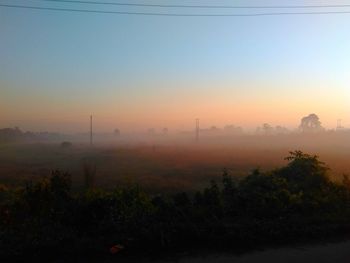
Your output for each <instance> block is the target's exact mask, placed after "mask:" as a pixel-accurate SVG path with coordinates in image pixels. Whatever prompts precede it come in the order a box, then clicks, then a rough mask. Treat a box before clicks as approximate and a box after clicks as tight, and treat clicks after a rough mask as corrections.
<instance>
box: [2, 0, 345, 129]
mask: <svg viewBox="0 0 350 263" xmlns="http://www.w3.org/2000/svg"><path fill="white" fill-rule="evenodd" d="M125 2H127V1H125ZM135 2H137V1H135ZM138 2H139V3H141V2H142V1H138ZM144 2H146V1H144ZM144 2H143V3H144ZM335 2H336V1H262V0H260V1H220V4H237V5H239V4H243V5H249V4H251V5H254V4H258V5H262V4H266V5H269V4H270V5H273V4H279V5H282V4H314V3H321V4H322V3H332V4H333V3H335ZM345 2H346V1H337V3H345ZM0 3H18V4H23V3H24V4H30V5H37V6H39V5H40V6H44V5H45V3H40V1H35V0H33V1H30V0H27V1H26V0H22V1H20V0H11V1H9V0H7V1H6V0H5V1H4V0H1V1H0ZM147 3H168V4H174V3H176V4H205V3H208V4H219V2H218V1H177V0H173V1H170V0H169V1H158V2H156V1H152V2H151V1H147ZM46 6H60V7H62V6H64V7H72V5H69V4H56V5H54V4H50V3H48V4H46ZM75 7H79V6H75ZM84 8H90V9H96V8H97V7H95V6H91V7H87V6H84ZM114 9H115V10H125V11H129V10H136V9H131V8H126V7H124V8H119V7H118V8H114ZM147 10H148V9H146V8H141V9H137V11H141V12H142V11H147ZM149 10H152V9H149ZM154 10H155V11H159V10H161V9H153V10H152V11H154ZM348 10H349V11H350V8H348ZM174 12H181V10H179V9H174ZM203 12H205V13H208V12H209V11H203ZM211 12H215V10H214V11H211ZM216 12H220V11H216ZM226 12H231V13H233V12H243V11H235V10H233V11H226ZM251 12H253V11H251ZM259 12H261V11H259ZM349 29H350V14H347V15H327V16H326V15H325V16H277V17H209V18H208V17H194V18H193V17H190V18H189V17H149V16H147V17H145V16H126V15H107V14H104V15H103V14H81V13H64V12H54V11H34V10H20V9H10V8H0V91H1V93H0V110H1V112H0V122H1V126H15V125H16V126H20V127H23V128H24V129H25V130H28V129H31V130H57V131H67V132H70V131H82V130H83V129H84V127H85V126H84V125H85V122H86V120H85V119H84V118H86V117H87V116H88V115H89V114H90V113H91V112H92V113H93V114H94V115H95V116H96V118H97V119H98V125H99V126H98V127H99V129H100V130H101V131H109V130H111V129H112V128H114V127H116V126H117V127H121V128H122V129H126V130H128V129H130V130H132V129H140V128H143V127H146V126H147V127H150V126H152V127H153V126H154V127H162V126H168V127H172V128H179V129H180V128H186V127H191V125H192V122H193V119H194V118H195V117H200V118H201V120H202V123H203V125H211V124H215V125H218V126H220V125H224V124H225V123H235V124H238V125H242V126H247V127H254V126H257V125H259V124H261V123H262V122H265V121H266V122H271V123H272V124H275V125H277V124H282V125H286V126H290V127H293V126H297V125H298V121H299V119H300V118H301V117H302V116H303V115H306V114H309V113H312V112H315V113H317V114H319V115H320V117H321V121H323V123H324V124H325V126H327V127H329V128H331V127H333V126H334V125H335V123H336V119H337V118H341V119H343V123H344V125H346V124H348V125H349V126H350V118H349V116H350V103H349V102H350V86H349V84H350V74H349V72H350V31H349Z"/></svg>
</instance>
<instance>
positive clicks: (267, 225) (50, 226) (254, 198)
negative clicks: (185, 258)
mask: <svg viewBox="0 0 350 263" xmlns="http://www.w3.org/2000/svg"><path fill="white" fill-rule="evenodd" d="M287 160H288V164H287V165H286V166H285V167H282V168H279V169H276V170H273V171H270V172H266V173H263V172H261V171H259V170H254V171H252V172H251V174H249V175H248V176H246V177H244V178H243V179H240V180H237V179H235V178H232V177H230V176H229V174H228V171H226V170H224V172H223V177H222V182H221V183H217V182H214V181H212V182H211V183H210V185H209V186H208V187H207V188H205V189H203V190H202V191H198V192H197V193H195V194H188V193H184V192H180V193H177V194H174V195H168V196H164V195H163V196H162V195H157V196H151V195H149V194H146V193H145V192H143V191H142V190H141V189H140V188H139V187H138V186H131V187H127V188H122V189H121V188H117V189H115V190H114V191H110V192H106V191H103V190H99V189H91V188H90V189H86V191H85V192H83V193H73V192H72V191H71V179H70V175H69V174H68V173H62V172H60V171H54V172H52V175H51V177H49V178H45V179H43V180H42V181H40V182H37V183H28V184H27V186H26V187H25V188H23V189H20V190H10V189H7V188H6V187H4V186H3V187H1V188H0V215H1V218H0V256H1V257H2V258H3V259H5V260H7V261H9V259H15V260H17V259H19V258H21V257H22V256H24V257H25V258H26V259H28V258H29V257H32V258H35V257H40V259H41V260H43V258H45V257H46V258H48V259H49V258H57V257H59V256H60V257H63V255H64V256H66V257H74V256H78V257H79V258H82V257H91V256H97V257H99V258H100V257H101V256H108V255H109V254H110V252H109V248H111V247H112V246H115V245H116V244H121V246H120V247H125V248H126V250H125V251H129V253H131V254H133V253H139V252H146V253H150V252H159V251H160V249H162V251H166V250H167V249H168V250H169V249H170V250H172V249H179V248H181V249H189V248H193V247H196V246H201V247H203V246H208V247H211V248H213V247H214V248H215V247H218V248H223V247H225V248H228V249H235V248H237V247H242V246H243V247H251V246H256V245H258V244H266V243H274V242H281V241H284V242H293V241H295V240H298V239H299V240H300V239H309V238H316V237H327V236H330V235H337V234H346V233H348V232H347V231H348V229H349V227H350V224H349V222H350V220H349V219H350V188H349V182H348V181H349V179H348V178H347V177H346V176H345V177H344V182H343V184H337V183H335V182H332V181H331V180H330V179H329V177H328V172H329V169H328V168H327V167H326V166H325V165H324V164H323V163H322V162H320V161H319V159H318V157H317V156H310V155H307V154H304V153H302V152H300V151H296V152H291V153H290V156H289V157H287Z"/></svg>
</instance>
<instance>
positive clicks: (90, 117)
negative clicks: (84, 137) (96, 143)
mask: <svg viewBox="0 0 350 263" xmlns="http://www.w3.org/2000/svg"><path fill="white" fill-rule="evenodd" d="M90 146H92V115H90Z"/></svg>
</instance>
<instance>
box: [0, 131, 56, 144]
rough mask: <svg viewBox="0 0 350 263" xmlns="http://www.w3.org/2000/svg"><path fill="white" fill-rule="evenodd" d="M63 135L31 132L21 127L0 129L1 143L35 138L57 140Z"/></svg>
mask: <svg viewBox="0 0 350 263" xmlns="http://www.w3.org/2000/svg"><path fill="white" fill-rule="evenodd" d="M60 138H61V135H60V134H58V133H51V132H37V133H35V132H29V131H26V132H24V131H22V130H21V129H20V128H18V127H15V128H3V129H0V143H6V142H25V141H33V140H40V141H42V140H43V141H45V140H55V139H60Z"/></svg>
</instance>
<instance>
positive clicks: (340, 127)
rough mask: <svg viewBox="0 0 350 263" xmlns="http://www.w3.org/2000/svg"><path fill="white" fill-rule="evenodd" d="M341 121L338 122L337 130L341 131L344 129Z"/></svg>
mask: <svg viewBox="0 0 350 263" xmlns="http://www.w3.org/2000/svg"><path fill="white" fill-rule="evenodd" d="M341 121H342V120H341V119H338V120H337V130H341V129H342V128H343V127H342V126H341Z"/></svg>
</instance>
